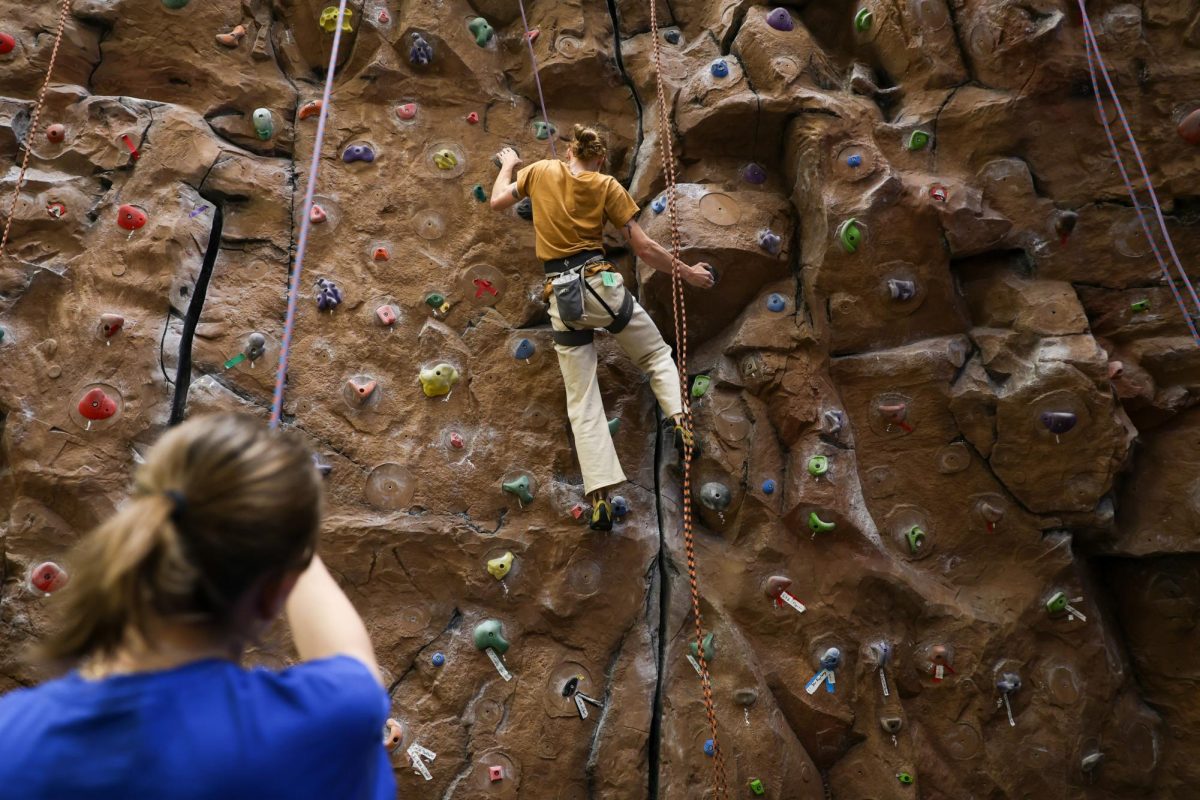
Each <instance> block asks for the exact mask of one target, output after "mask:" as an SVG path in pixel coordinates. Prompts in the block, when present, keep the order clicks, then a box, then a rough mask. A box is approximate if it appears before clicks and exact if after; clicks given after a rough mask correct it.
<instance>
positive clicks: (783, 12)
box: [767, 8, 795, 31]
mask: <svg viewBox="0 0 1200 800" xmlns="http://www.w3.org/2000/svg"><path fill="white" fill-rule="evenodd" d="M767 24H768V25H770V26H771V27H772V28H774V29H775V30H777V31H790V30H792V28H794V27H795V23H794V22H792V15H791V14H789V13H788V10H787V9H786V8H776V9H775V10H773V11H772V12H771V13H770V14H767Z"/></svg>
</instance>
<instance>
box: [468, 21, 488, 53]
mask: <svg viewBox="0 0 1200 800" xmlns="http://www.w3.org/2000/svg"><path fill="white" fill-rule="evenodd" d="M467 29H468V30H470V31H471V33H472V34H473V35H474V36H475V44H477V45H479V46H480V47H487V43H488V42H490V41H491V40H492V34H493V33H494V31H493V30H492V26H491V25H490V24H489V23H488V21H487V20H486V19H484V18H483V17H476V18H475V19H473V20H471V21H470V22H468V23H467Z"/></svg>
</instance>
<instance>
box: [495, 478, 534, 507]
mask: <svg viewBox="0 0 1200 800" xmlns="http://www.w3.org/2000/svg"><path fill="white" fill-rule="evenodd" d="M501 486H502V487H503V488H504V491H506V492H508V493H509V494H515V495H516V496H517V498H518V499H519V500H520V501H521V502H522V503H532V502H533V492H531V491H530V484H529V476H528V475H521V476H519V477H516V478H513V479H512V480H511V481H506V482H505V483H503V484H501Z"/></svg>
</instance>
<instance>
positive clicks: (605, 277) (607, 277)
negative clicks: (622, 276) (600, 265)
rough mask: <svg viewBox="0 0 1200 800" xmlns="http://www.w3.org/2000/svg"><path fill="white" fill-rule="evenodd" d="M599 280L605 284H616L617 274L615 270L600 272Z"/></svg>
mask: <svg viewBox="0 0 1200 800" xmlns="http://www.w3.org/2000/svg"><path fill="white" fill-rule="evenodd" d="M600 280H601V281H602V282H603V283H604V285H605V286H616V285H617V275H616V273H615V272H601V273H600Z"/></svg>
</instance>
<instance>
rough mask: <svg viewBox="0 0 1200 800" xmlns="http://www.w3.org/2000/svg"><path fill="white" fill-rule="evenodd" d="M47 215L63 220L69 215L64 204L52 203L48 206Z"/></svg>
mask: <svg viewBox="0 0 1200 800" xmlns="http://www.w3.org/2000/svg"><path fill="white" fill-rule="evenodd" d="M46 213H47V214H49V215H50V216H52V217H54V218H55V219H62V218H63V217H65V216H66V215H67V207H66V206H65V205H63V204H62V203H58V202H55V203H50V204H49V205H48V206H46Z"/></svg>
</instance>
